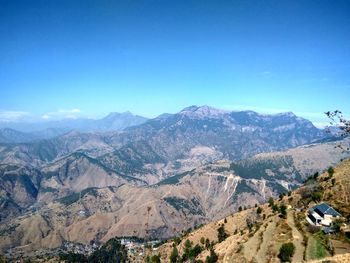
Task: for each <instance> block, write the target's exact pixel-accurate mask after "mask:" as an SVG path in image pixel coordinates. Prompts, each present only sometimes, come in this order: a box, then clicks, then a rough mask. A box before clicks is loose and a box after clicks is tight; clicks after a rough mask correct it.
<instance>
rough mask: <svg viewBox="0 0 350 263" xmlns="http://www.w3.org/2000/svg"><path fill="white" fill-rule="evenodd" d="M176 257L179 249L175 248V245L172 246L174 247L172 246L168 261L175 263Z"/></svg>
mask: <svg viewBox="0 0 350 263" xmlns="http://www.w3.org/2000/svg"><path fill="white" fill-rule="evenodd" d="M178 257H179V251H178V250H177V247H176V246H174V247H173V251H172V252H171V254H170V262H171V263H176V262H177V259H178Z"/></svg>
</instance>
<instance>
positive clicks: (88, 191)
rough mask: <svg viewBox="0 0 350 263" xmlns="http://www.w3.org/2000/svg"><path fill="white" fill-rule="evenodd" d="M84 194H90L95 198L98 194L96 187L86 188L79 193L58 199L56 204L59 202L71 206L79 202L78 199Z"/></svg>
mask: <svg viewBox="0 0 350 263" xmlns="http://www.w3.org/2000/svg"><path fill="white" fill-rule="evenodd" d="M86 194H90V195H92V196H94V197H97V194H98V193H97V188H96V187H90V188H86V189H84V190H83V191H81V192H78V193H74V194H71V195H67V196H65V197H62V198H60V199H58V202H60V203H61V204H64V205H71V204H73V203H75V202H77V201H79V198H80V197H81V198H82V197H84V196H85V195H86Z"/></svg>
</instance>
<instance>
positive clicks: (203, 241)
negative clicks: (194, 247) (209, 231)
mask: <svg viewBox="0 0 350 263" xmlns="http://www.w3.org/2000/svg"><path fill="white" fill-rule="evenodd" d="M200 242H201V244H202V245H204V243H205V239H204V237H201V240H200Z"/></svg>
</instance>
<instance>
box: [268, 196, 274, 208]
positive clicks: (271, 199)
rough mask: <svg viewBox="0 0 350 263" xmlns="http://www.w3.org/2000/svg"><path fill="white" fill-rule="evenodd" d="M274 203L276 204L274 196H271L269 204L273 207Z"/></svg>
mask: <svg viewBox="0 0 350 263" xmlns="http://www.w3.org/2000/svg"><path fill="white" fill-rule="evenodd" d="M273 204H274V202H273V198H272V197H270V198H269V206H271V207H272V206H273Z"/></svg>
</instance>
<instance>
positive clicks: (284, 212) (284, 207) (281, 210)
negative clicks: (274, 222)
mask: <svg viewBox="0 0 350 263" xmlns="http://www.w3.org/2000/svg"><path fill="white" fill-rule="evenodd" d="M280 213H281V215H282V216H283V218H286V216H287V207H286V206H285V205H284V204H281V206H280Z"/></svg>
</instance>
